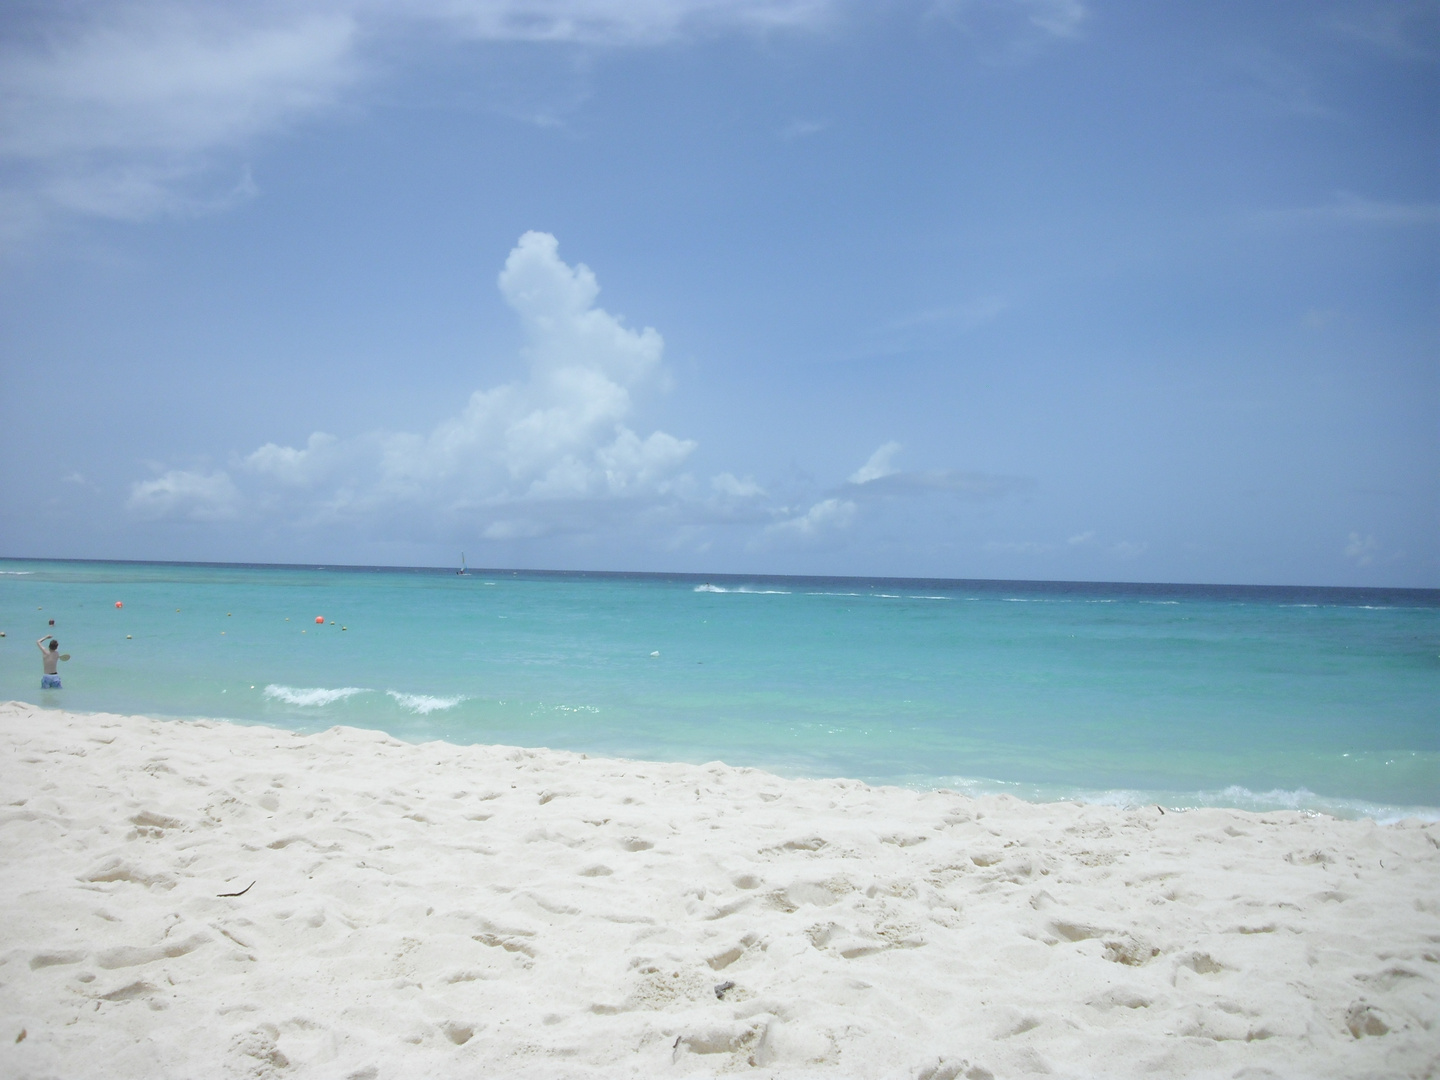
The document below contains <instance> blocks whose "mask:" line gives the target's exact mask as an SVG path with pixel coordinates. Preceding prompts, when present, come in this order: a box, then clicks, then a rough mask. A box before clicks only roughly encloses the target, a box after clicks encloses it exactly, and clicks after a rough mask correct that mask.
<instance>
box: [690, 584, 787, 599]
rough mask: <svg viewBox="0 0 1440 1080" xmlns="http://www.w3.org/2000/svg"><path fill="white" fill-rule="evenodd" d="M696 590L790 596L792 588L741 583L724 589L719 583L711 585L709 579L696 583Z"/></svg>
mask: <svg viewBox="0 0 1440 1080" xmlns="http://www.w3.org/2000/svg"><path fill="white" fill-rule="evenodd" d="M695 592H712V593H731V592H737V593H750V594H752V595H754V596H789V595H790V590H789V589H756V588H752V587H751V586H749V585H741V586H740V587H738V588H735V589H724V588H721V587H720V586H719V585H711V584H710V583H709V582H708V581H707V582H706V583H705V584H704V585H696V586H695Z"/></svg>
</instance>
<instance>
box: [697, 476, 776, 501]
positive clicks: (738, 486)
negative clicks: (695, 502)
mask: <svg viewBox="0 0 1440 1080" xmlns="http://www.w3.org/2000/svg"><path fill="white" fill-rule="evenodd" d="M710 487H711V488H712V489H714V491H715V492H716V493H717V494H719V495H722V496H724V497H726V498H729V499H754V498H757V497H759V496H761V495H764V494H765V489H764V488H762V487H761V486H760V485H759V484H757V483H756V482H755V480H754V478H753V477H749V476H747V477H745V479H743V480H741V479H739V478H738V477H737V476H735V475H734V474H733V473H728V472H724V473H720V474H719V475H718V476H716V477H713V478H712V479H711V481H710Z"/></svg>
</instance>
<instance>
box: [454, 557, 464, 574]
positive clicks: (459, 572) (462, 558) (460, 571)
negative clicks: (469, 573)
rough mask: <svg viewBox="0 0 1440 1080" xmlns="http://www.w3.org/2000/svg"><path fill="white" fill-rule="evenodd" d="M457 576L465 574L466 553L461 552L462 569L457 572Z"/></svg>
mask: <svg viewBox="0 0 1440 1080" xmlns="http://www.w3.org/2000/svg"><path fill="white" fill-rule="evenodd" d="M455 573H456V575H457V576H458V575H461V574H464V573H465V552H463V551H462V552H460V569H459V570H456V571H455Z"/></svg>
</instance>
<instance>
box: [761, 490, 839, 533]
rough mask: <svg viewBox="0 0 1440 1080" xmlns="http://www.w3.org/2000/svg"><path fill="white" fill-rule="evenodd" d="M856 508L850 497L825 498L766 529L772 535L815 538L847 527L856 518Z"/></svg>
mask: <svg viewBox="0 0 1440 1080" xmlns="http://www.w3.org/2000/svg"><path fill="white" fill-rule="evenodd" d="M855 509H856V508H855V504H854V503H853V502H851V501H850V500H848V499H825V500H824V501H822V502H818V503H816V504H815V505H814V506H812V507H810V509H809V510H807V511H805V513H803V514H800V515H798V516H796V517H792V518H786V519H785V520H784V521H777V522H775V524H773V525H770V526H768V527H767V528H766V530H765V531H766V532H767V533H769V534H770V535H772V536H781V537H790V538H792V539H805V540H808V539H813V538H814V537H816V536H818V535H820V534H821V533H823V532H827V531H829V530H831V529H844V528H847V527H848V526H849V525H850V523H851V522H852V521H854V520H855Z"/></svg>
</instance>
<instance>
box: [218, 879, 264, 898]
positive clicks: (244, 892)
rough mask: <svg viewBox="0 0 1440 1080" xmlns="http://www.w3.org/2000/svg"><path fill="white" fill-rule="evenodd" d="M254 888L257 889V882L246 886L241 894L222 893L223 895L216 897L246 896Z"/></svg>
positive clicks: (219, 894)
mask: <svg viewBox="0 0 1440 1080" xmlns="http://www.w3.org/2000/svg"><path fill="white" fill-rule="evenodd" d="M257 880H258V879H257ZM254 887H255V882H254V881H252V882H250V884H249V885H246V886H245V887H244V888H243V889H241V890H240V891H239V892H222V893H216V894H215V895H216V896H244V895H245V894H246V893H247V892H249V891H250V890H251V889H253V888H254Z"/></svg>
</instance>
